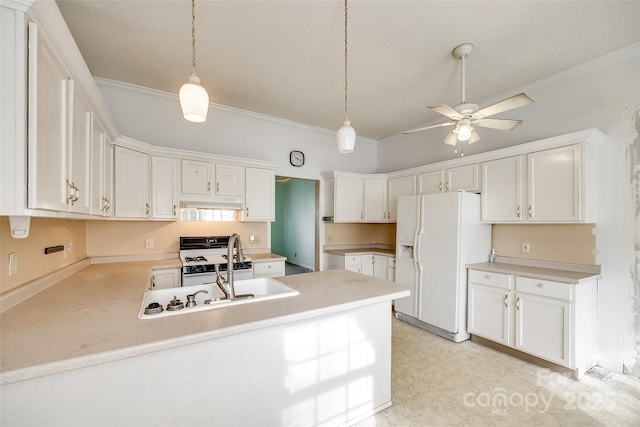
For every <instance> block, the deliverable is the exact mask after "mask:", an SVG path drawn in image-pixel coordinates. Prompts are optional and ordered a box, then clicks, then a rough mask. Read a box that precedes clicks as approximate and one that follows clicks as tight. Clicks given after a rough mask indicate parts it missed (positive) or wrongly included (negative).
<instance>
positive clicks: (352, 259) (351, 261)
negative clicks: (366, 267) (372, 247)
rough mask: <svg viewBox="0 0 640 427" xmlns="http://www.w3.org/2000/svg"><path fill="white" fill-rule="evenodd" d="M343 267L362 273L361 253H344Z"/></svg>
mask: <svg viewBox="0 0 640 427" xmlns="http://www.w3.org/2000/svg"><path fill="white" fill-rule="evenodd" d="M344 264H345V265H344V269H345V270H347V271H353V272H354V273H362V255H346V256H345V257H344Z"/></svg>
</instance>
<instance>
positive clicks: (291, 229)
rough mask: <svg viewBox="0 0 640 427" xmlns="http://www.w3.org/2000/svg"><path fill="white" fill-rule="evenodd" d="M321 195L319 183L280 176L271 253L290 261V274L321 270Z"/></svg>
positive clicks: (277, 178)
mask: <svg viewBox="0 0 640 427" xmlns="http://www.w3.org/2000/svg"><path fill="white" fill-rule="evenodd" d="M319 194H320V182H319V181H317V180H310V179H302V178H292V177H284V176H276V220H275V221H274V222H272V223H271V252H272V253H274V254H278V255H282V256H284V257H286V258H287V261H286V265H285V267H286V274H297V273H305V272H309V271H318V270H319V268H318V263H319V252H318V233H319V220H320V218H319V216H318V214H319Z"/></svg>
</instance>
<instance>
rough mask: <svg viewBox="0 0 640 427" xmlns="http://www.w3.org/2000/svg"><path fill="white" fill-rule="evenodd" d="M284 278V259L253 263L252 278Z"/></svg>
mask: <svg viewBox="0 0 640 427" xmlns="http://www.w3.org/2000/svg"><path fill="white" fill-rule="evenodd" d="M282 276H284V259H277V260H270V261H259V262H257V261H254V262H253V277H254V278H255V277H282Z"/></svg>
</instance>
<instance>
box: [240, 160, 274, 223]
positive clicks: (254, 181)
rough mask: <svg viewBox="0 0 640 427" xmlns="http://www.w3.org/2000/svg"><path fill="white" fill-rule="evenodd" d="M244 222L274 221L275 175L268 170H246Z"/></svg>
mask: <svg viewBox="0 0 640 427" xmlns="http://www.w3.org/2000/svg"><path fill="white" fill-rule="evenodd" d="M245 178H246V189H245V212H244V213H245V220H246V221H275V200H276V193H275V191H276V190H275V188H276V186H275V180H276V177H275V173H274V171H272V170H270V169H257V168H246V170H245Z"/></svg>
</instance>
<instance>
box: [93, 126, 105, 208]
mask: <svg viewBox="0 0 640 427" xmlns="http://www.w3.org/2000/svg"><path fill="white" fill-rule="evenodd" d="M104 144H105V132H104V129H103V127H102V124H101V123H100V121H99V120H98V119H97V117H95V116H94V117H93V123H92V126H91V206H90V213H91V215H99V216H102V215H104V213H105V212H104V209H103V208H104V206H105V204H104V201H103V198H104V191H103V189H104V184H105V183H104V176H105V167H106V165H105V159H104V156H105V150H104Z"/></svg>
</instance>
